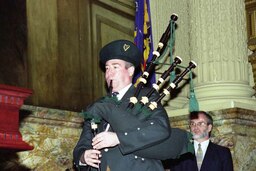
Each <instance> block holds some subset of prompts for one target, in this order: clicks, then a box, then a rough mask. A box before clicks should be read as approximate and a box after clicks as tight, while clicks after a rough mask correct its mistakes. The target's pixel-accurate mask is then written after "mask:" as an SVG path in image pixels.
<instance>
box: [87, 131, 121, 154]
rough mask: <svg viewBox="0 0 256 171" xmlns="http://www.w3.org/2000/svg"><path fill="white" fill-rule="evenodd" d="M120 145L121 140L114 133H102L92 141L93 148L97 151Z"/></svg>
mask: <svg viewBox="0 0 256 171" xmlns="http://www.w3.org/2000/svg"><path fill="white" fill-rule="evenodd" d="M119 143H120V142H119V139H118V137H117V135H116V133H114V132H101V133H99V134H97V135H96V136H95V137H94V138H93V139H92V146H93V148H94V149H97V150H100V149H102V148H106V147H114V146H116V145H118V144H119Z"/></svg>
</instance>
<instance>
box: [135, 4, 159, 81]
mask: <svg viewBox="0 0 256 171" xmlns="http://www.w3.org/2000/svg"><path fill="white" fill-rule="evenodd" d="M135 5H136V13H135V31H134V43H135V44H136V45H137V47H138V48H139V49H140V50H141V53H142V54H143V61H142V63H141V67H140V70H139V71H137V72H136V73H135V75H134V78H133V83H136V82H137V80H138V78H139V77H140V76H141V75H142V73H143V72H144V71H145V70H146V67H147V64H148V63H150V61H151V60H152V57H153V54H152V52H153V49H154V48H153V39H152V28H151V17H150V4H149V0H135ZM155 82H156V80H155V71H152V72H151V73H150V76H149V78H148V84H149V85H152V84H153V83H155Z"/></svg>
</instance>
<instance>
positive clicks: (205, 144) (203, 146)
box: [194, 139, 210, 158]
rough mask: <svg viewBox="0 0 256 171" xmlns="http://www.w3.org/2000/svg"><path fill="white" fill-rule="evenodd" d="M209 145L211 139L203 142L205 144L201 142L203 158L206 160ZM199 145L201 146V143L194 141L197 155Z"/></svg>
mask: <svg viewBox="0 0 256 171" xmlns="http://www.w3.org/2000/svg"><path fill="white" fill-rule="evenodd" d="M209 143H210V139H208V140H205V141H203V142H200V144H201V148H202V150H203V158H204V155H205V153H206V150H207V147H208V145H209ZM198 144H199V142H198V141H196V140H194V148H195V154H196V151H197V148H198Z"/></svg>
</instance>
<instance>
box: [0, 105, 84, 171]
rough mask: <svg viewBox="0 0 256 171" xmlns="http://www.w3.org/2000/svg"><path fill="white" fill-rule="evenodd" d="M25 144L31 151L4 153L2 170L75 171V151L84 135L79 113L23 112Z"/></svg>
mask: <svg viewBox="0 0 256 171" xmlns="http://www.w3.org/2000/svg"><path fill="white" fill-rule="evenodd" d="M20 117H21V119H20V121H21V123H20V132H21V134H22V135H23V140H24V141H25V142H27V143H29V144H30V145H32V146H34V149H33V150H31V151H24V152H15V151H1V153H0V158H1V160H0V168H1V170H12V168H13V169H14V168H15V169H16V170H19V171H24V170H36V171H46V170H47V171H64V170H73V155H72V152H73V149H74V146H75V145H76V143H77V141H78V138H79V136H80V133H81V130H82V129H81V126H82V125H81V124H82V122H83V118H82V117H81V116H80V114H79V113H76V112H70V111H64V110H57V109H50V108H43V107H34V106H26V105H24V106H23V107H22V110H21V111H20Z"/></svg>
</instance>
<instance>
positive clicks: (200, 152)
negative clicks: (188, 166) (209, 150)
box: [196, 144, 203, 171]
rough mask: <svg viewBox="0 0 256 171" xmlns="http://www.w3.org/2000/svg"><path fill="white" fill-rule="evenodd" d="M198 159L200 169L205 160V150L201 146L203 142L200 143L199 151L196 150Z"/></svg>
mask: <svg viewBox="0 0 256 171" xmlns="http://www.w3.org/2000/svg"><path fill="white" fill-rule="evenodd" d="M196 161H197V167H198V170H199V171H200V169H201V165H202V162H203V150H202V148H201V144H198V148H197V152H196Z"/></svg>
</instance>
